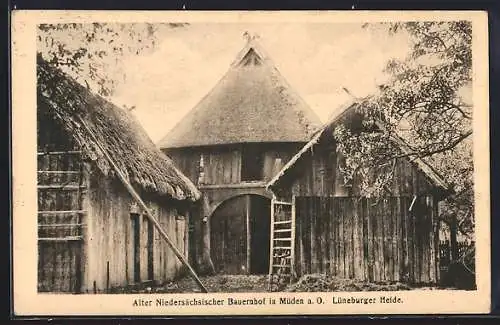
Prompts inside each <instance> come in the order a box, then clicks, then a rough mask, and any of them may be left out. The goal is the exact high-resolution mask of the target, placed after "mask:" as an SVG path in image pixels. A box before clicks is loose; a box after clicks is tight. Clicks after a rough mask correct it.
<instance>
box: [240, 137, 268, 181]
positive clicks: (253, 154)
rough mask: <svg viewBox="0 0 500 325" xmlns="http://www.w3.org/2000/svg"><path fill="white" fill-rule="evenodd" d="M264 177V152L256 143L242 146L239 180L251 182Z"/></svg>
mask: <svg viewBox="0 0 500 325" xmlns="http://www.w3.org/2000/svg"><path fill="white" fill-rule="evenodd" d="M263 179H264V153H263V151H262V148H261V147H260V146H259V145H256V144H247V145H245V146H243V148H242V152H241V181H242V182H252V181H261V180H263Z"/></svg>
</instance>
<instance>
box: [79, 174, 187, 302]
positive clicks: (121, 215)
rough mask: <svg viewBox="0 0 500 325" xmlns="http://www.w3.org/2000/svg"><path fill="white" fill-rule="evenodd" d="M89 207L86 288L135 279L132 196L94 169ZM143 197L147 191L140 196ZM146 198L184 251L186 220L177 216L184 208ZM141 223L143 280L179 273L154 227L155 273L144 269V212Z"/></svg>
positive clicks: (102, 288) (100, 289) (96, 288)
mask: <svg viewBox="0 0 500 325" xmlns="http://www.w3.org/2000/svg"><path fill="white" fill-rule="evenodd" d="M91 180H92V181H91V185H90V189H89V190H90V193H89V200H88V201H87V206H88V219H89V227H88V228H89V236H88V238H87V256H88V259H87V270H88V272H86V273H87V274H86V278H85V281H84V284H85V290H86V291H88V292H93V291H96V292H106V290H107V289H110V288H112V287H120V286H125V285H129V284H133V283H134V271H135V270H134V246H133V245H134V240H133V238H134V233H133V226H132V225H133V223H132V220H131V214H130V206H131V204H132V199H131V197H130V195H129V193H128V192H126V190H125V189H124V188H123V186H122V184H121V183H119V182H118V181H117V180H112V179H109V178H105V177H102V175H100V174H99V172H98V171H94V173H93V175H92V176H91ZM143 199H144V200H146V199H145V196H143ZM163 200H164V202H165V203H162V204H159V203H158V201H159V199H158V200H154V201H152V200H149V201H148V200H146V203H147V204H148V205H149V206H150V208H151V210H152V211H153V213H154V214H155V215H156V216H157V218H158V220H159V222H160V224H161V225H162V226H163V227H164V229H165V231H166V232H167V234H168V235H169V236H170V237H171V239H173V240H174V241H175V242H176V243H177V245H178V248H179V249H180V251H181V252H183V253H184V254H187V247H186V245H185V236H186V234H187V228H186V227H185V226H184V223H185V221H179V220H176V218H178V217H179V216H181V215H182V213H180V212H177V210H175V208H174V207H175V201H168V200H166V199H163ZM139 217H140V218H141V220H140V222H139V224H140V225H141V226H142V227H141V229H140V242H141V251H140V256H141V262H140V277H141V281H144V280H155V281H158V282H165V281H168V280H171V279H173V278H174V277H175V276H177V275H178V274H180V273H181V272H182V266H181V264H180V262H179V261H178V259H177V257H176V256H175V255H174V253H173V252H172V250H171V249H170V248H169V247H168V245H167V244H166V243H165V242H164V241H163V239H161V238H160V237H159V236H158V234H157V231H156V229H155V231H154V233H153V241H154V244H153V264H154V265H153V272H154V279H149V274H148V266H147V265H148V264H147V260H148V246H149V243H148V241H147V238H148V227H149V226H148V221H147V218H146V217H145V216H143V215H140V216H139Z"/></svg>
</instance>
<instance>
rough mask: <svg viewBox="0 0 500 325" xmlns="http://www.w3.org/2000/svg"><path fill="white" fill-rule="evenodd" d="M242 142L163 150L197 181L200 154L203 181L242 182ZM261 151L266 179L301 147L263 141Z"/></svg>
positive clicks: (212, 183)
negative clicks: (239, 143)
mask: <svg viewBox="0 0 500 325" xmlns="http://www.w3.org/2000/svg"><path fill="white" fill-rule="evenodd" d="M242 146H244V144H243V145H227V146H214V147H208V148H205V147H204V148H180V149H169V150H164V152H165V153H166V154H167V155H168V156H169V157H170V158H171V159H172V160H173V161H174V163H175V165H176V166H177V167H178V168H179V169H180V170H181V171H182V172H183V173H184V174H185V175H186V176H188V177H189V179H191V181H193V182H194V183H195V184H197V183H198V180H199V176H200V158H201V156H202V155H203V165H204V166H203V184H206V185H216V184H238V183H240V182H241V151H242ZM261 147H262V151H263V154H264V166H263V175H264V177H263V181H269V180H270V179H271V178H272V177H273V176H274V175H276V173H277V172H278V171H280V170H281V168H282V167H283V165H284V164H285V163H286V162H288V160H290V159H291V157H293V155H294V154H295V153H296V152H297V150H298V149H299V148H300V145H298V144H294V143H291V144H290V143H285V144H262V146H261Z"/></svg>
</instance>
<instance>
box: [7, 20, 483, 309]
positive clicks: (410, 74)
mask: <svg viewBox="0 0 500 325" xmlns="http://www.w3.org/2000/svg"><path fill="white" fill-rule="evenodd" d="M12 22H13V29H12V31H13V35H12V40H13V43H12V63H13V65H12V80H13V93H12V98H13V109H12V125H13V129H12V132H13V135H12V139H13V140H12V141H13V142H12V147H13V199H14V209H13V219H12V222H13V242H14V245H13V268H14V273H13V277H14V297H13V298H14V310H15V314H16V315H39V316H40V315H41V316H55V315H155V316H176V315H198V316H199V315H307V314H322V315H335V314H343V315H346V314H427V313H445V314H460V313H486V312H489V309H490V201H489V200H490V194H489V193H490V192H489V179H490V176H489V121H488V111H489V105H488V54H487V39H488V30H487V15H486V13H484V12H474V11H468V12H460V11H454V12H446V11H432V12H426V11H419V12H410V11H408V12H404V11H399V12H390V11H388V12H383V11H377V12H370V11H352V12H335V11H332V12H307V11H306V12H287V11H282V12H190V11H180V12H125V11H122V12H120V11H117V12H105V11H74V12H73V11H14V12H13V18H12Z"/></svg>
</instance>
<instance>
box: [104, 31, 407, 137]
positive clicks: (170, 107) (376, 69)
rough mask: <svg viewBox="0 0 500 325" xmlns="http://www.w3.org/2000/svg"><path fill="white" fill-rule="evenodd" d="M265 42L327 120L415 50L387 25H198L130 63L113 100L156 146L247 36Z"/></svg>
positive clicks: (167, 34) (164, 37)
mask: <svg viewBox="0 0 500 325" xmlns="http://www.w3.org/2000/svg"><path fill="white" fill-rule="evenodd" d="M245 31H248V32H250V33H252V34H257V35H258V37H259V42H260V44H261V45H262V47H263V48H264V50H265V51H266V52H267V54H268V55H269V56H270V58H271V59H272V61H273V62H274V63H275V65H276V67H277V68H278V70H279V71H280V72H281V74H282V75H283V76H284V77H285V79H287V81H288V82H289V84H290V85H291V86H292V87H293V88H294V89H295V90H296V91H297V92H298V93H299V94H300V95H301V96H302V97H303V98H304V100H305V101H306V103H308V104H309V106H311V108H312V109H313V110H314V111H315V112H316V113H317V114H318V116H319V117H320V119H322V120H323V121H324V120H325V119H326V118H328V116H330V115H331V114H332V112H334V111H335V109H337V108H339V107H340V106H341V105H342V104H343V103H345V102H346V101H348V100H350V97H349V95H348V94H347V93H346V92H345V91H343V90H342V87H345V88H347V89H348V90H349V91H350V92H351V93H352V94H353V95H355V96H360V97H361V96H365V95H368V94H370V93H373V92H374V91H375V90H376V85H377V83H380V82H382V81H383V80H384V75H383V69H384V66H385V64H386V62H387V61H388V60H389V59H391V58H404V57H405V56H406V55H407V53H408V50H409V41H408V38H407V36H406V35H405V34H399V35H396V36H389V35H388V33H387V31H386V30H385V29H382V28H381V27H380V26H372V27H370V28H362V25H361V24H352V23H349V24H346V23H342V24H340V23H300V24H299V23H274V24H255V23H254V24H236V23H210V24H201V23H194V24H190V25H188V26H185V27H182V28H175V29H169V30H166V31H164V32H162V34H161V35H159V36H158V37H159V39H158V41H159V42H158V43H157V47H156V48H155V49H154V50H153V51H149V52H147V53H145V54H140V55H137V56H136V55H134V56H125V57H123V59H122V62H121V67H122V69H123V72H124V74H125V75H126V79H125V80H124V81H122V82H120V83H119V84H118V88H117V89H116V92H115V94H114V96H113V97H111V100H112V101H113V102H115V103H116V104H118V105H120V106H122V105H127V106H128V107H130V106H135V107H136V108H135V109H134V110H133V111H132V112H133V113H134V114H135V116H136V117H137V119H138V120H139V122H140V123H141V124H142V125H143V127H144V128H145V130H146V132H147V133H148V134H149V135H150V137H151V139H152V140H153V141H154V142H155V143H156V142H158V141H159V140H160V139H162V138H163V137H164V136H165V135H166V134H167V133H168V131H169V130H170V129H171V128H172V127H174V126H175V124H176V123H177V122H178V121H179V120H180V119H181V118H182V117H183V116H184V115H185V114H186V113H187V112H188V111H189V110H191V109H192V108H193V107H194V106H195V105H196V104H197V103H198V102H199V101H200V100H201V98H202V97H203V96H204V95H205V94H206V93H207V92H209V91H210V89H211V88H212V87H213V86H215V84H216V83H217V82H218V81H219V79H220V78H222V76H223V75H224V74H225V72H226V71H227V70H228V68H229V66H230V64H231V63H232V61H233V60H234V59H235V57H236V55H237V54H238V52H239V51H240V50H241V49H242V48H243V47H244V46H245V43H246V41H245V39H244V37H243V33H244V32H245Z"/></svg>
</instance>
